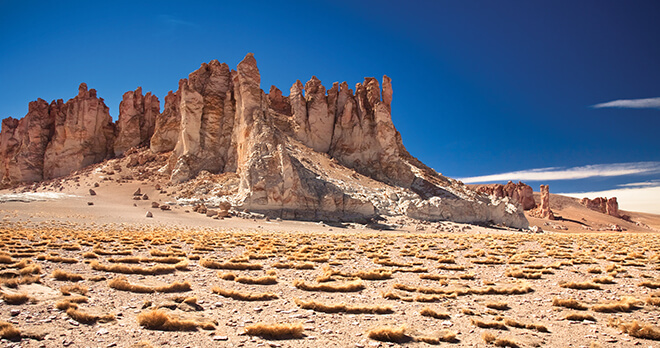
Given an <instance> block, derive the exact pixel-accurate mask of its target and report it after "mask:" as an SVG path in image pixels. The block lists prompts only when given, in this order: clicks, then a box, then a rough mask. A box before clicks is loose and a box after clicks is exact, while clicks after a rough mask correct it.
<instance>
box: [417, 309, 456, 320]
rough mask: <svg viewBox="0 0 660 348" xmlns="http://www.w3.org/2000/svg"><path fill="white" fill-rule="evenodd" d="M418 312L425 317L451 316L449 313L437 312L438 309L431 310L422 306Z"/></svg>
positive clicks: (444, 317)
mask: <svg viewBox="0 0 660 348" xmlns="http://www.w3.org/2000/svg"><path fill="white" fill-rule="evenodd" d="M419 314H421V315H423V316H425V317H431V318H435V319H450V318H451V315H449V313H446V312H438V311H435V310H433V309H431V308H429V307H424V308H422V310H421V311H420V312H419Z"/></svg>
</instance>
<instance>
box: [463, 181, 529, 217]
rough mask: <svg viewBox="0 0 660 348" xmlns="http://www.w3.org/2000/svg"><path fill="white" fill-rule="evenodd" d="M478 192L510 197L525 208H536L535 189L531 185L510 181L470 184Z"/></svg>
mask: <svg viewBox="0 0 660 348" xmlns="http://www.w3.org/2000/svg"><path fill="white" fill-rule="evenodd" d="M469 186H470V187H471V188H472V189H474V190H475V191H477V192H480V193H483V194H486V195H489V196H495V197H496V198H504V197H509V198H511V200H512V201H514V202H518V203H519V204H520V206H521V207H522V208H523V209H524V210H530V209H534V208H535V207H536V203H535V202H534V190H533V189H532V187H531V186H529V185H527V184H524V183H522V182H518V183H517V184H516V183H514V182H512V181H509V182H508V183H507V184H506V185H502V184H484V185H469Z"/></svg>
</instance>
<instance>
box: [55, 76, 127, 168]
mask: <svg viewBox="0 0 660 348" xmlns="http://www.w3.org/2000/svg"><path fill="white" fill-rule="evenodd" d="M50 112H51V113H54V114H55V133H54V134H53V138H52V140H51V141H50V143H49V144H48V148H47V149H46V153H45V155H44V178H45V179H50V178H55V177H59V176H64V175H67V174H69V173H71V172H72V171H74V170H78V169H80V168H83V167H86V166H88V165H90V164H94V163H98V162H101V161H103V160H104V159H106V158H109V157H111V156H112V153H113V152H112V151H113V144H114V137H115V126H114V124H113V122H112V117H110V114H109V110H108V107H107V106H106V105H105V103H104V102H103V99H102V98H98V97H97V96H96V90H95V89H90V90H87V85H86V84H85V83H81V84H80V87H79V88H78V95H77V96H76V97H75V98H73V99H70V100H69V101H68V102H66V103H64V104H62V103H61V100H59V101H58V102H57V103H55V102H53V103H51V105H50Z"/></svg>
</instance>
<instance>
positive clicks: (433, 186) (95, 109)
mask: <svg viewBox="0 0 660 348" xmlns="http://www.w3.org/2000/svg"><path fill="white" fill-rule="evenodd" d="M260 83H261V77H260V73H259V69H258V68H257V64H256V60H255V59H254V57H253V55H252V54H248V55H247V56H246V57H245V59H243V61H241V62H240V63H239V64H238V66H237V69H236V71H232V70H230V69H229V67H228V66H227V64H224V63H219V62H218V61H217V60H213V61H211V62H209V63H208V64H206V63H204V64H202V65H201V67H200V68H199V69H198V70H196V71H194V72H192V73H191V74H190V75H189V76H188V78H187V79H182V80H180V81H179V88H178V90H177V91H176V92H174V93H173V92H170V93H169V94H168V96H167V97H165V103H164V108H163V113H162V114H157V113H158V100H157V99H156V98H155V96H151V95H150V94H147V95H146V96H144V97H142V91H141V89H140V88H138V89H137V90H136V91H134V92H128V93H126V94H125V95H124V99H123V101H122V103H121V105H120V116H119V121H118V123H117V127H116V128H117V131H116V132H115V126H114V125H113V124H112V120H111V118H110V116H109V115H108V108H107V107H106V106H105V104H103V100H102V99H100V98H97V97H96V92H95V91H94V90H89V91H88V90H87V86H86V85H84V84H82V85H81V87H80V91H79V94H78V96H77V97H75V98H73V99H71V100H69V101H68V102H67V103H62V102H61V101H58V102H57V103H55V102H54V103H51V105H50V106H48V108H47V109H48V113H47V115H48V117H50V118H51V119H52V124H53V125H52V126H50V128H48V127H49V126H48V124H45V125H43V127H42V128H43V129H46V130H48V129H50V130H51V132H52V137H51V138H49V140H48V141H46V142H45V144H47V146H45V150H44V155H43V158H44V161H43V178H51V177H56V176H61V175H66V174H69V173H70V172H71V171H73V170H76V169H80V168H82V167H84V166H86V165H89V164H92V163H95V162H99V161H102V160H103V159H105V158H108V157H111V156H115V155H122V154H124V152H125V151H127V150H128V149H129V148H131V147H134V146H138V145H142V144H145V143H146V141H147V140H149V142H150V151H152V152H154V153H161V152H167V151H171V154H170V155H169V160H168V164H167V166H165V167H163V168H161V172H164V173H169V175H170V180H171V181H172V182H173V183H175V184H176V183H183V182H186V185H189V183H188V182H187V181H189V180H191V179H193V181H194V180H197V177H198V174H200V173H206V174H204V175H199V176H200V177H201V176H204V177H208V175H215V174H218V176H217V178H214V179H213V180H219V181H222V180H225V182H222V183H220V182H219V181H218V182H216V184H217V185H216V186H215V187H220V186H222V187H221V189H219V190H218V191H217V193H216V194H215V197H216V198H219V199H222V200H223V201H225V202H230V203H231V205H232V206H233V207H234V208H235V209H236V210H251V211H255V212H259V213H263V214H267V215H269V216H274V217H275V216H277V217H282V218H295V219H315V220H318V219H322V220H328V219H332V220H355V219H364V218H371V217H373V216H375V215H378V214H380V215H408V216H411V217H414V218H420V219H425V220H432V221H439V220H453V221H460V222H475V223H494V224H500V225H506V226H510V227H516V228H524V227H527V226H528V224H527V220H526V219H525V217H524V215H523V213H522V209H519V206H516V205H515V204H512V201H513V199H519V200H520V201H521V202H526V201H525V199H526V197H527V196H528V194H527V192H526V191H525V190H524V188H522V189H520V188H519V187H518V186H515V187H513V188H512V189H511V192H509V191H506V190H508V188H503V193H502V195H501V197H499V196H497V197H486V196H484V195H481V194H478V193H477V192H475V191H473V190H470V189H468V188H467V187H466V186H465V185H463V184H462V183H460V182H458V181H456V180H452V179H449V178H446V177H444V176H442V175H440V174H438V173H437V172H435V171H434V170H433V169H431V168H429V167H427V166H425V165H424V164H423V163H421V162H420V161H419V160H417V159H416V158H414V157H412V156H411V155H410V154H409V153H408V152H407V151H406V149H405V147H404V146H403V143H402V141H401V135H400V134H399V132H398V131H397V130H396V128H395V127H394V124H393V122H392V115H391V111H392V109H391V103H392V96H393V90H392V82H391V80H390V78H389V77H387V76H384V77H383V80H382V85H381V84H379V82H378V80H376V79H375V78H371V77H368V78H365V79H364V81H363V82H362V83H358V84H356V86H355V90H352V89H350V88H348V84H347V83H346V82H342V83H341V84H339V83H333V84H332V87H331V88H330V89H326V88H325V87H324V86H323V85H322V83H321V81H320V80H319V79H317V78H316V77H312V78H311V79H310V80H309V81H308V82H307V83H305V84H304V85H303V83H302V82H300V81H297V82H296V83H295V84H294V85H293V86H292V87H291V90H290V95H289V96H288V97H286V96H283V95H282V92H281V91H280V90H279V89H277V88H275V87H271V89H270V93H269V94H266V93H264V91H263V90H262V89H261V87H260ZM37 119H39V120H41V118H37ZM46 123H47V122H46ZM20 124H21V123H20V122H18V124H16V122H15V121H14V120H11V119H10V120H7V121H6V122H3V130H2V133H1V134H0V153H2V156H3V157H2V159H1V160H2V162H0V164H2V165H1V166H0V168H3V175H7V176H11V174H10V173H9V172H10V170H8V169H13V168H15V167H16V166H15V165H13V164H12V163H13V162H10V161H9V160H8V159H12V160H13V159H14V158H20V156H18V155H17V154H18V153H20V149H21V146H22V144H24V143H26V141H25V140H22V139H23V138H24V136H23V135H21V134H22V133H21V131H20V129H21V126H20ZM152 129H153V135H151V134H150V133H151V132H152ZM35 134H36V132H35ZM40 134H41V133H40ZM44 134H50V133H48V132H45V133H44ZM115 134H116V140H115ZM44 136H45V135H44ZM35 137H36V138H39V139H40V136H35ZM46 138H48V136H46ZM31 143H32V140H30V144H31ZM42 147H43V146H42ZM38 148H39V146H37V147H36V150H35V153H37V154H38V152H39V151H38ZM30 152H32V150H30ZM152 156H153V154H152ZM37 157H39V156H37ZM30 163H31V162H30ZM37 167H38V165H37ZM18 177H19V178H18V179H17V181H21V180H22V178H24V177H25V176H23V175H22V174H21V175H19V176H18ZM12 180H13V179H12ZM190 185H194V182H193V183H190ZM205 185H206V184H205ZM187 191H188V192H195V191H194V190H192V189H189V190H187ZM505 191H506V192H505ZM182 199H183V198H182ZM522 204H523V205H525V203H522Z"/></svg>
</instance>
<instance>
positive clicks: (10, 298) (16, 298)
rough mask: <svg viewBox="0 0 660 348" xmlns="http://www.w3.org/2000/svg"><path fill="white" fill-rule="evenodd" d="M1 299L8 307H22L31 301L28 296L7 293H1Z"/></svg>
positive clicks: (20, 293)
mask: <svg viewBox="0 0 660 348" xmlns="http://www.w3.org/2000/svg"><path fill="white" fill-rule="evenodd" d="M2 299H3V300H4V301H5V303H6V304H8V305H22V304H24V303H26V302H28V301H30V300H32V298H31V297H30V296H28V294H26V293H23V292H19V293H14V294H10V293H8V292H3V293H2Z"/></svg>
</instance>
